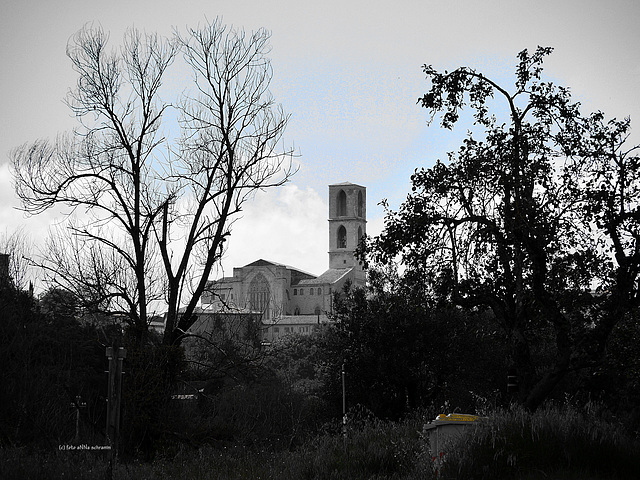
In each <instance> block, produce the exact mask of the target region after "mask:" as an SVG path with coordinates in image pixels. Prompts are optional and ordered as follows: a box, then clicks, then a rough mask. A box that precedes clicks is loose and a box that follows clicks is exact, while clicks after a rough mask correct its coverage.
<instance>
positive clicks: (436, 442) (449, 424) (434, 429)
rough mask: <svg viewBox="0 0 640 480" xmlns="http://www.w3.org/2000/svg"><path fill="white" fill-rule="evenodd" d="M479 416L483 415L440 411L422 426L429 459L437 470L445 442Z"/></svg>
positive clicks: (459, 433)
mask: <svg viewBox="0 0 640 480" xmlns="http://www.w3.org/2000/svg"><path fill="white" fill-rule="evenodd" d="M481 418H483V417H479V416H478V415H469V414H465V413H451V414H449V415H445V414H444V413H441V414H440V415H438V416H437V417H436V419H435V420H434V421H432V422H431V423H427V424H426V425H425V426H424V429H423V433H424V434H425V435H426V436H428V438H429V447H430V450H431V459H432V460H433V462H434V466H435V468H436V470H437V471H439V470H440V464H441V462H442V458H443V457H444V456H445V450H444V449H445V447H446V445H447V443H449V442H450V441H451V440H453V439H454V438H455V437H457V436H459V435H461V434H462V432H463V431H464V429H465V428H467V427H469V426H470V425H473V423H474V422H477V421H478V420H480V419H481Z"/></svg>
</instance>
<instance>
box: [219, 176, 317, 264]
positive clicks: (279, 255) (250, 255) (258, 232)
mask: <svg viewBox="0 0 640 480" xmlns="http://www.w3.org/2000/svg"><path fill="white" fill-rule="evenodd" d="M328 211H329V207H328V204H327V202H326V200H325V199H323V198H322V196H321V195H320V194H319V193H318V192H316V191H315V190H313V189H312V188H307V189H304V190H303V189H300V188H299V187H297V186H295V185H286V186H284V187H281V188H279V189H271V190H267V191H263V192H258V193H257V194H256V195H255V197H254V198H253V199H250V200H249V201H248V202H247V203H245V206H244V210H243V213H242V216H241V217H239V218H237V220H236V221H235V223H234V224H233V228H232V233H231V237H230V238H229V240H228V248H227V251H226V252H225V256H224V259H223V262H222V263H223V271H224V274H225V275H231V274H232V270H233V267H241V266H244V265H246V264H248V263H251V262H253V261H255V260H258V259H264V260H270V261H273V262H276V263H283V264H286V265H290V266H292V267H296V268H299V269H301V270H305V271H308V272H310V273H313V274H316V275H319V274H320V273H322V272H324V271H325V270H326V269H327V268H328V266H329V255H328V253H327V252H328V251H329V233H328V232H329V229H328V221H327V219H328Z"/></svg>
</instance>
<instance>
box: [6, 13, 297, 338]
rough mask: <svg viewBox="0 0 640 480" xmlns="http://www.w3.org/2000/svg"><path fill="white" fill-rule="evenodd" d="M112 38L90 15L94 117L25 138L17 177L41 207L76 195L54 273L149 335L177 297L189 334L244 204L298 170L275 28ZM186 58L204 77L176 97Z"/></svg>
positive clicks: (172, 317) (172, 322)
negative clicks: (281, 93) (273, 92)
mask: <svg viewBox="0 0 640 480" xmlns="http://www.w3.org/2000/svg"><path fill="white" fill-rule="evenodd" d="M107 40H108V36H107V35H106V34H105V33H104V32H103V31H102V29H100V28H93V27H85V28H84V29H82V30H80V31H79V32H78V33H77V34H76V35H75V37H74V38H73V40H72V42H71V43H70V45H69V46H68V47H67V54H68V56H69V58H70V59H71V61H72V63H73V67H74V69H75V70H76V72H77V73H78V76H79V78H78V83H77V86H76V87H75V89H73V90H72V91H71V92H70V93H69V97H68V105H69V106H70V108H71V109H72V111H73V112H74V113H75V114H76V116H77V118H78V120H79V122H80V128H78V129H77V130H76V131H74V132H73V133H72V134H66V135H61V136H59V137H58V139H57V140H56V141H55V142H53V143H51V142H48V141H42V140H40V141H37V142H34V143H32V144H26V145H23V146H21V147H19V148H17V149H16V150H14V151H13V152H12V167H13V173H14V177H15V183H16V190H17V193H18V195H19V197H20V198H21V200H22V204H23V208H24V209H25V210H26V211H27V212H29V213H32V214H37V213H40V212H42V211H44V210H46V209H48V208H50V207H52V206H54V205H57V204H63V205H66V206H68V207H70V208H71V211H70V216H71V221H69V222H68V223H67V226H68V228H69V232H70V233H71V235H72V237H73V241H66V242H62V243H61V242H60V240H57V241H52V242H50V247H51V248H50V249H49V250H50V252H52V253H54V254H52V255H50V256H49V257H48V258H44V259H43V261H42V263H43V265H44V266H45V268H46V269H47V270H48V271H49V272H50V273H52V274H55V276H56V278H58V279H60V278H62V279H64V281H65V282H67V283H74V284H75V287H76V288H75V290H84V291H86V292H87V293H89V292H90V293H91V301H93V302H98V303H99V304H100V305H102V306H103V307H105V309H106V310H109V311H112V312H118V313H120V314H123V315H125V316H126V318H127V319H128V321H129V323H130V326H131V327H133V331H134V332H135V335H136V338H137V340H138V341H139V342H142V341H144V338H145V335H146V331H147V325H148V321H149V317H150V306H151V305H152V304H153V303H154V301H156V300H158V299H160V298H161V297H164V300H165V301H166V304H168V313H167V327H166V331H165V336H164V340H165V342H166V343H175V342H179V340H180V338H181V332H184V331H186V330H187V329H188V328H189V327H190V326H191V324H192V323H193V321H194V320H195V318H194V316H193V311H194V309H195V307H196V305H197V303H198V301H199V298H200V296H201V294H202V291H203V289H204V286H205V284H206V281H207V280H208V276H209V274H210V273H211V270H212V268H213V266H214V265H215V264H216V262H218V261H219V260H220V258H221V255H222V253H223V245H224V242H225V240H226V239H227V237H228V236H229V234H230V226H231V224H232V221H233V217H234V215H235V214H237V213H238V212H240V211H241V208H242V205H243V203H244V202H245V201H247V199H248V198H250V195H251V193H252V192H254V191H255V190H256V189H262V188H267V187H271V186H278V185H282V184H284V183H285V182H286V181H287V180H288V179H289V178H290V176H291V175H292V174H293V173H294V172H293V170H292V167H291V153H290V152H289V151H286V150H284V149H280V150H278V148H279V147H278V145H279V143H280V141H281V138H282V134H283V132H284V129H285V127H286V123H287V119H288V117H287V116H286V115H285V114H284V113H283V112H282V109H281V108H280V107H277V106H276V105H275V104H274V102H273V99H272V97H271V96H270V94H269V90H268V88H269V82H270V79H271V76H272V72H271V68H270V64H269V61H268V59H267V58H266V56H265V55H266V53H267V50H268V40H269V34H268V33H267V32H266V31H264V30H260V31H258V32H257V33H254V34H253V35H251V36H248V37H247V36H245V34H244V33H242V32H238V31H235V30H232V29H228V28H227V27H226V26H224V25H222V24H221V23H220V22H219V21H216V22H213V23H210V24H206V25H205V26H204V27H202V28H198V29H191V30H189V31H188V32H187V34H186V36H181V35H179V34H177V33H176V35H175V37H174V38H171V39H161V38H159V37H158V36H157V35H149V34H141V33H140V32H138V31H136V30H133V29H132V30H129V31H128V32H127V34H126V35H125V39H124V44H123V47H122V48H121V50H120V51H118V52H114V51H112V52H109V51H107ZM180 54H181V55H180ZM182 58H183V59H184V61H185V62H184V65H185V66H186V67H188V68H190V71H191V74H192V79H193V86H192V88H185V90H184V91H183V92H182V93H181V94H180V96H179V97H178V98H176V99H175V100H174V101H173V102H172V103H168V102H166V101H163V99H162V97H161V92H162V94H163V95H164V93H165V89H163V86H162V85H163V80H164V79H165V77H166V75H167V71H168V70H169V68H170V67H172V66H176V65H178V64H179V63H180V62H178V61H176V60H181V59H182ZM169 93H173V92H169ZM173 120H175V121H173ZM176 125H177V126H178V127H179V131H180V133H179V134H176V133H175V131H173V130H172V128H175V126H176ZM165 134H166V135H167V137H168V138H167V137H165V136H164V135H165ZM63 260H64V261H63ZM76 293H81V292H77V291H76Z"/></svg>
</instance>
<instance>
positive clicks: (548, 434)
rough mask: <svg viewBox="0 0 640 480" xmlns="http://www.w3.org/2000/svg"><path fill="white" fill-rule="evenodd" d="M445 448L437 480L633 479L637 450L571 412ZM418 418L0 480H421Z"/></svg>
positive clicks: (34, 466) (426, 472)
mask: <svg viewBox="0 0 640 480" xmlns="http://www.w3.org/2000/svg"><path fill="white" fill-rule="evenodd" d="M489 417H490V419H489V420H488V421H485V422H483V423H481V424H478V425H477V426H476V427H474V428H469V429H467V431H466V432H465V435H464V436H463V437H460V438H459V439H458V440H457V442H455V443H453V444H451V445H450V446H449V447H448V448H447V450H446V451H447V454H446V456H445V463H444V464H443V467H442V471H441V472H440V475H439V477H438V478H445V479H464V480H473V479H492V480H493V479H497V480H499V479H516V480H541V479H545V480H548V479H555V480H578V479H580V480H613V479H622V480H624V479H638V478H640V470H639V467H638V466H639V465H640V445H639V444H638V442H637V440H634V439H631V438H630V437H629V436H626V435H624V434H623V432H622V429H621V428H620V425H614V424H611V423H607V422H603V421H601V420H598V419H597V418H596V417H595V416H594V415H590V414H589V413H588V412H585V411H579V410H577V409H574V408H571V407H564V408H562V409H560V408H553V407H549V408H544V409H541V410H539V411H538V412H536V413H534V414H530V413H528V412H526V411H524V410H522V409H520V408H512V409H508V410H495V411H493V412H491V413H490V415H489ZM424 423H425V420H424V418H423V417H421V416H419V415H417V416H415V417H414V418H411V419H408V420H405V421H403V422H397V423H392V422H381V421H378V420H368V421H365V422H361V423H360V424H359V425H358V426H357V427H354V428H352V429H351V430H350V432H349V435H348V437H347V438H346V440H345V439H344V438H343V437H342V436H340V435H336V434H322V435H319V436H317V437H316V438H315V439H313V440H312V441H309V442H307V443H306V444H304V445H303V446H301V447H300V448H298V449H296V450H295V451H267V450H264V451H258V450H255V449H251V450H249V449H243V448H241V447H233V448H231V447H229V448H226V449H225V448H213V447H207V446H204V447H201V448H199V449H187V448H186V447H182V448H180V449H177V450H175V449H174V450H173V453H172V454H171V455H170V456H169V455H166V456H164V457H163V456H159V457H158V458H156V460H155V461H154V462H152V463H141V462H129V463H121V464H118V465H117V466H116V467H115V469H114V472H113V477H111V476H110V475H108V474H107V466H108V454H106V453H102V452H101V453H98V452H65V451H55V452H48V453H42V452H29V451H27V450H25V449H18V448H11V449H1V450H0V478H7V479H16V480H20V479H31V478H44V479H49V478H50V479H67V478H73V479H80V480H83V479H100V478H115V479H119V480H128V479H131V480H133V479H141V480H156V479H165V478H185V479H194V480H200V479H201V480H205V479H206V480H213V479H225V480H227V479H228V480H235V479H251V480H255V479H274V480H276V479H277V480H281V479H282V480H287V479H292V480H294V479H295V480H305V479H307V480H313V479H318V480H320V479H323V480H324V479H329V480H331V479H336V480H340V479H349V480H358V479H374V480H375V479H397V480H414V479H415V480H417V479H420V480H430V479H434V478H435V475H434V473H433V472H432V464H431V456H430V453H429V446H428V443H427V441H426V440H425V438H424V437H423V436H422V434H421V430H422V426H423V424H424Z"/></svg>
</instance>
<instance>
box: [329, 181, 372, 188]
mask: <svg viewBox="0 0 640 480" xmlns="http://www.w3.org/2000/svg"><path fill="white" fill-rule="evenodd" d="M329 186H330V187H347V186H353V187H360V188H364V187H363V186H362V185H358V184H357V183H351V182H340V183H332V184H331V185H329Z"/></svg>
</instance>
